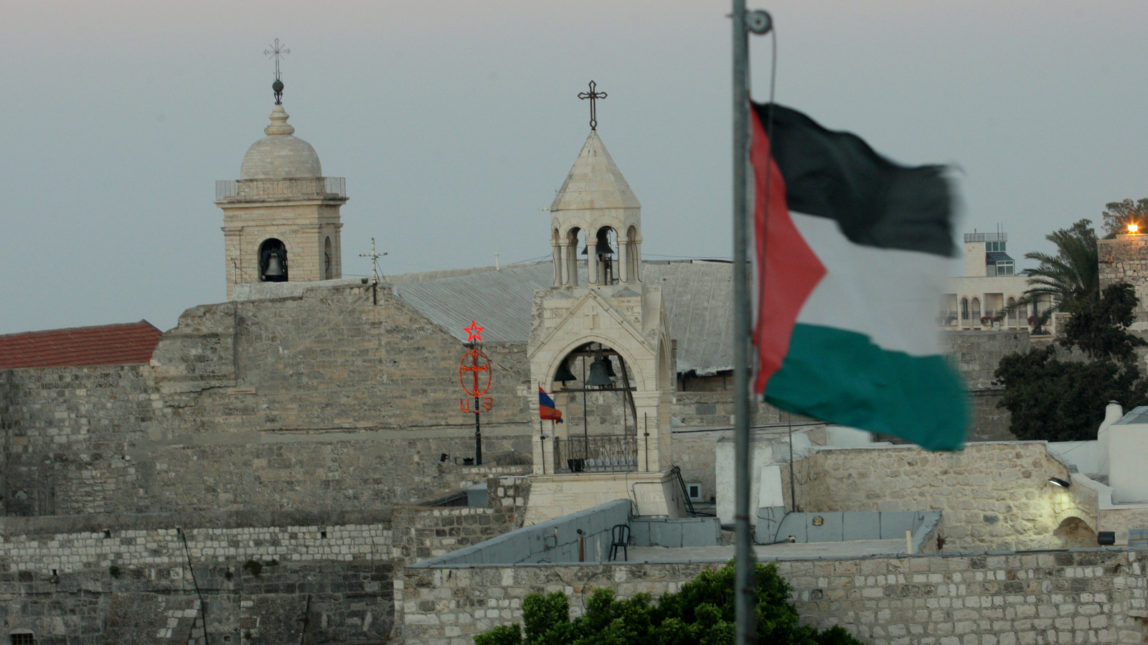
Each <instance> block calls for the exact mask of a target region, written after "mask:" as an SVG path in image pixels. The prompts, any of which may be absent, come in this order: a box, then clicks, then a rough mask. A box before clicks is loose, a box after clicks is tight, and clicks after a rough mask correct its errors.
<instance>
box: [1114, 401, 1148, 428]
mask: <svg viewBox="0 0 1148 645" xmlns="http://www.w3.org/2000/svg"><path fill="white" fill-rule="evenodd" d="M1141 423H1148V406H1144V405H1141V406H1139V407H1137V408H1133V409H1132V411H1131V412H1128V413H1127V414H1125V415H1124V416H1122V417H1120V419H1119V420H1117V421H1115V422H1114V423H1113V424H1112V425H1134V424H1141Z"/></svg>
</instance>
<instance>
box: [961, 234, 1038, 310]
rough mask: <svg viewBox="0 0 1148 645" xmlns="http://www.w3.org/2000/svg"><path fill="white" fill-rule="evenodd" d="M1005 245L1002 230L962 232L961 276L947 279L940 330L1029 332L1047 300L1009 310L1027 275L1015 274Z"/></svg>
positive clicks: (1026, 280) (1018, 295)
mask: <svg viewBox="0 0 1148 645" xmlns="http://www.w3.org/2000/svg"><path fill="white" fill-rule="evenodd" d="M1007 244H1008V233H1005V232H1002V231H998V232H995V233H979V232H975V231H974V232H972V233H965V274H964V275H963V276H960V277H954V278H950V280H949V292H948V293H946V294H945V296H944V299H943V300H942V310H941V315H940V321H939V322H940V323H941V326H942V327H943V328H946V329H954V330H957V329H961V330H966V329H1020V330H1027V331H1031V330H1032V327H1033V323H1034V322H1035V320H1036V317H1037V316H1039V315H1040V313H1041V312H1044V311H1047V310H1048V308H1049V306H1050V304H1049V302H1048V300H1047V299H1041V300H1040V301H1038V302H1036V303H1032V304H1030V305H1029V306H1027V307H1021V308H1015V309H1014V308H1013V307H1014V305H1016V303H1017V302H1018V301H1019V300H1021V298H1023V297H1024V292H1025V290H1026V289H1028V276H1026V275H1024V274H1023V273H1021V274H1018V273H1017V272H1016V263H1015V262H1014V260H1013V259H1012V256H1010V255H1009V254H1008V250H1007ZM1051 326H1052V323H1051V322H1050V323H1049V327H1050V329H1051Z"/></svg>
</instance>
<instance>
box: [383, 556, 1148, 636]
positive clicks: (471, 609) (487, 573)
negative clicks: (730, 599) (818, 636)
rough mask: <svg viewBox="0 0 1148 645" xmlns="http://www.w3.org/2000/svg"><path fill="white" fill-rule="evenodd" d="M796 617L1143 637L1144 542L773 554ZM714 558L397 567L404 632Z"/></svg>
mask: <svg viewBox="0 0 1148 645" xmlns="http://www.w3.org/2000/svg"><path fill="white" fill-rule="evenodd" d="M776 564H777V567H778V571H779V573H780V574H781V575H782V576H783V577H784V578H785V579H786V580H788V581H789V583H790V585H792V587H793V595H792V598H793V601H794V603H795V605H796V607H797V610H798V612H799V614H800V615H801V620H802V623H804V624H809V625H813V626H816V627H818V628H822V629H823V628H827V627H829V626H832V625H842V626H843V627H844V628H845V629H846V630H847V631H849V632H850V633H851V634H853V635H854V636H856V637H857V638H859V639H861V640H862V641H864V642H869V643H891V644H896V645H908V644H909V643H920V644H932V645H1017V644H1031V643H1085V642H1087V643H1133V642H1137V643H1138V642H1141V641H1142V640H1143V639H1144V636H1145V627H1144V625H1145V618H1146V617H1148V602H1146V598H1148V582H1146V578H1145V575H1144V574H1145V572H1146V571H1145V568H1146V567H1148V556H1146V555H1145V553H1144V552H1143V551H1135V550H1124V549H1112V550H1081V551H1063V552H1058V553H1019V554H1010V555H957V556H953V555H924V556H898V557H875V558H864V559H843V560H787V561H780V562H777V563H776ZM719 566H721V563H697V562H692V563H679V564H654V563H612V564H608V565H601V564H595V565H565V566H520V567H499V566H492V567H468V568H461V569H449V568H427V569H407V570H406V572H405V579H404V589H405V591H404V595H405V600H404V604H405V605H406V613H405V614H404V617H403V623H402V630H403V632H402V636H403V639H404V642H406V643H408V644H409V645H416V644H419V643H451V644H455V643H457V644H460V645H461V644H463V643H470V642H472V638H473V635H474V634H477V633H480V632H482V631H485V630H488V629H490V628H492V627H495V626H497V625H502V624H509V623H513V622H520V621H521V620H522V599H523V598H524V597H525V596H526V594H529V593H550V592H554V591H561V592H563V593H566V594H567V596H569V597H570V606H571V613H572V614H574V615H580V614H581V613H582V612H583V609H584V607H585V603H586V600H587V599H588V597H589V595H590V594H591V592H592V591H593V589H594V588H598V587H611V588H613V589H615V590H616V592H617V593H618V596H619V597H621V598H629V597H632V596H634V595H635V594H637V593H649V594H652V595H654V596H655V597H657V596H659V595H661V594H664V593H666V592H673V591H677V590H679V589H680V588H681V585H682V584H683V583H685V582H688V581H689V580H691V579H693V578H694V577H696V576H697V574H698V573H700V572H701V571H703V570H705V569H708V568H716V567H719Z"/></svg>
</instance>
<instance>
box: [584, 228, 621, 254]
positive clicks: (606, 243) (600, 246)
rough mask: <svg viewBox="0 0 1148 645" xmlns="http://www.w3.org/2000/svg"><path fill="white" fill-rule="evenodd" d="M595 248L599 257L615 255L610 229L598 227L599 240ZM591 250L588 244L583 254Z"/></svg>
mask: <svg viewBox="0 0 1148 645" xmlns="http://www.w3.org/2000/svg"><path fill="white" fill-rule="evenodd" d="M595 245H596V246H595V249H596V251H597V254H598V257H599V258H602V257H606V256H612V255H614V249H612V248H610V233H609V229H605V228H602V229H598V241H597V242H595ZM589 252H590V245H589V244H587V245H586V248H584V249H582V255H586V254H587V253H589Z"/></svg>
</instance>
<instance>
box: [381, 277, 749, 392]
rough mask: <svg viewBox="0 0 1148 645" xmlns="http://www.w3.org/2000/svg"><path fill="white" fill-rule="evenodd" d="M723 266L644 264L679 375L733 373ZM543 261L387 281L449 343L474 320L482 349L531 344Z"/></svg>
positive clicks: (546, 281)
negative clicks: (442, 332) (500, 344)
mask: <svg viewBox="0 0 1148 645" xmlns="http://www.w3.org/2000/svg"><path fill="white" fill-rule="evenodd" d="M731 266H732V265H731V264H730V263H729V262H719V261H709V260H692V261H680V262H644V263H643V264H642V282H644V283H645V284H647V285H651V286H657V287H661V288H662V299H663V301H664V302H665V306H666V317H667V319H668V322H669V327H670V338H671V339H673V340H675V341H677V352H678V354H677V356H678V365H677V367H678V372H688V371H691V370H693V371H696V372H697V373H698V374H713V373H716V372H719V371H725V370H731V369H733V328H732V326H731V320H732V315H733V305H732V302H733V294H732V289H733V287H732V284H733V272H732V270H731ZM553 270H554V269H553V264H552V263H551V262H549V261H544V262H536V263H531V264H516V265H511V266H505V267H502V268H499V269H496V268H495V267H484V268H476V269H467V270H459V271H454V272H439V273H413V274H406V275H398V276H387V281H388V282H390V283H391V284H392V285H393V287H394V291H395V294H396V295H397V296H399V297H400V298H402V300H403V301H404V302H406V303H407V304H409V305H411V306H412V307H414V308H415V309H417V310H418V311H419V312H420V313H421V314H423V315H424V316H426V317H427V318H429V319H430V320H431V321H432V322H434V323H436V324H438V325H439V326H441V327H442V328H444V329H445V330H446V331H447V332H448V333H450V334H451V335H452V336H454V337H455V338H457V339H459V340H460V341H463V342H465V341H466V339H467V336H466V332H464V331H463V328H464V327H466V326H467V325H469V324H470V321H471V320H475V321H477V322H478V324H480V325H482V326H483V327H484V328H485V329H484V331H483V334H482V338H483V341H484V342H510V343H525V342H527V340H528V339H529V338H530V321H531V314H532V312H531V308H532V306H533V301H534V292H535V291H536V290H538V289H549V288H550V286H551V284H552V282H553Z"/></svg>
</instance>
